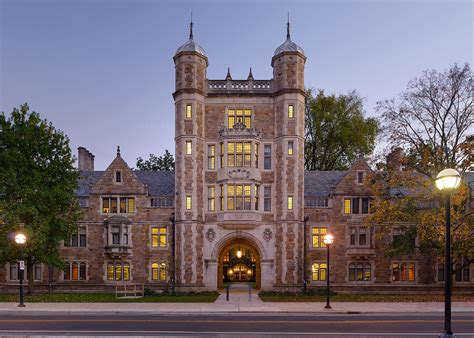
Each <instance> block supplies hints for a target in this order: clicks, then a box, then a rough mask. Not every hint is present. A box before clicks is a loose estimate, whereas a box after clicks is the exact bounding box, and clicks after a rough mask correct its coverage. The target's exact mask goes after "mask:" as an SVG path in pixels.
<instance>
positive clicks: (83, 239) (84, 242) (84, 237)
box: [79, 234, 87, 248]
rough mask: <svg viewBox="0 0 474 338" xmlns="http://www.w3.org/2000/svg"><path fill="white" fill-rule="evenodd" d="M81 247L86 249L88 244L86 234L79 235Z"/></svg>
mask: <svg viewBox="0 0 474 338" xmlns="http://www.w3.org/2000/svg"><path fill="white" fill-rule="evenodd" d="M79 246H80V247H82V248H85V247H86V246H87V244H86V234H79Z"/></svg>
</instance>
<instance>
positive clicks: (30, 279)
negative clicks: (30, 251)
mask: <svg viewBox="0 0 474 338" xmlns="http://www.w3.org/2000/svg"><path fill="white" fill-rule="evenodd" d="M26 276H27V277H26V278H27V279H28V295H31V294H33V288H34V283H35V276H34V264H33V260H32V259H31V257H28V258H27V267H26Z"/></svg>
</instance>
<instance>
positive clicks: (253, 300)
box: [215, 283, 263, 307]
mask: <svg viewBox="0 0 474 338" xmlns="http://www.w3.org/2000/svg"><path fill="white" fill-rule="evenodd" d="M219 293H220V296H219V298H217V300H216V302H215V303H217V304H232V305H237V306H239V307H240V305H250V304H255V305H257V304H263V302H262V300H261V299H260V297H258V290H256V289H254V288H252V289H251V290H250V301H249V285H248V283H233V284H231V285H230V289H229V301H227V300H226V289H220V290H219Z"/></svg>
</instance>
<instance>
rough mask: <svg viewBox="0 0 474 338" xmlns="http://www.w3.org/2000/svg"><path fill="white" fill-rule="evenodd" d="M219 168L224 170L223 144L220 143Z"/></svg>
mask: <svg viewBox="0 0 474 338" xmlns="http://www.w3.org/2000/svg"><path fill="white" fill-rule="evenodd" d="M220 148H221V152H220V167H221V168H224V142H221V147H220Z"/></svg>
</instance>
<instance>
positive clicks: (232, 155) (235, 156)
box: [227, 142, 252, 167]
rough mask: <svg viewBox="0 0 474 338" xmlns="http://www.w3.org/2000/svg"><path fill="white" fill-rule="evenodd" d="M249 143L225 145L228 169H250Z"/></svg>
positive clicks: (250, 147)
mask: <svg viewBox="0 0 474 338" xmlns="http://www.w3.org/2000/svg"><path fill="white" fill-rule="evenodd" d="M251 159H252V143H251V142H228V143H227V166H228V167H250V166H251V164H252V161H251Z"/></svg>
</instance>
